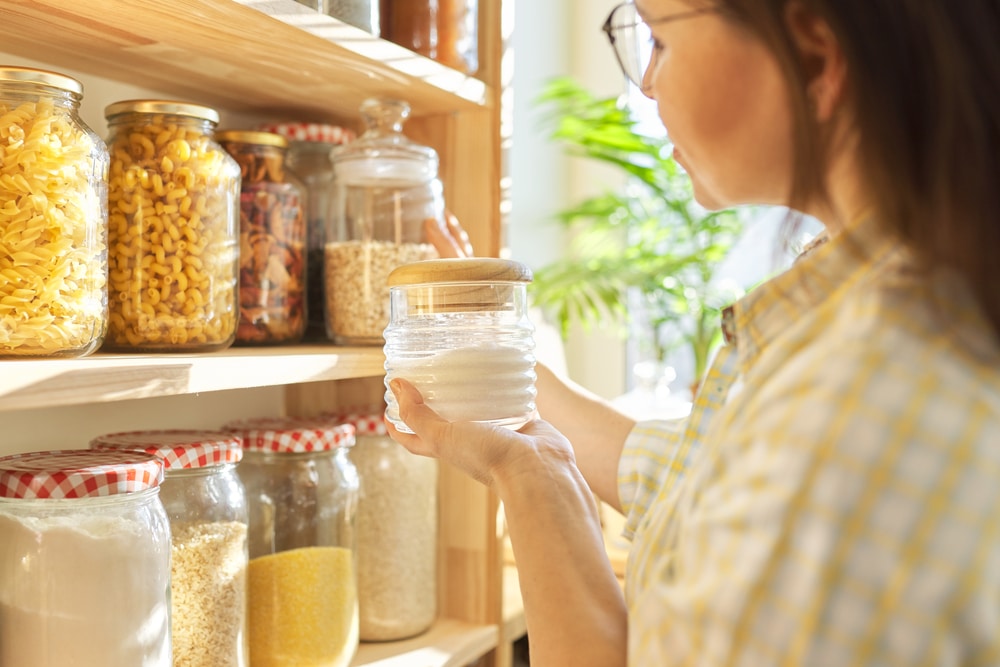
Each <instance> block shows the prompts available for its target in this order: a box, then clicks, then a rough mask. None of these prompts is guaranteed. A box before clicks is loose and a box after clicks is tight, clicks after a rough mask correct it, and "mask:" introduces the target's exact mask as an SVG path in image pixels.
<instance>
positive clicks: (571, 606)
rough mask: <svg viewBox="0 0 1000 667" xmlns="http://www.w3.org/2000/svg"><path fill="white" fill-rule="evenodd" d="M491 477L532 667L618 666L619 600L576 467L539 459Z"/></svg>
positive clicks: (622, 621)
mask: <svg viewBox="0 0 1000 667" xmlns="http://www.w3.org/2000/svg"><path fill="white" fill-rule="evenodd" d="M518 469H519V470H521V471H522V472H520V473H519V474H517V475H516V476H515V475H511V476H506V475H504V474H503V473H501V474H499V475H498V476H497V477H496V479H495V488H496V490H497V493H498V495H499V496H500V499H501V500H502V501H503V503H504V513H505V515H506V518H507V525H508V528H509V530H510V539H511V545H512V547H513V550H514V557H515V559H516V560H517V569H518V574H519V576H520V580H521V594H522V597H523V599H524V615H525V623H526V626H527V630H528V636H529V637H530V638H531V643H530V648H531V664H533V665H539V666H540V667H548V666H558V665H574V666H581V667H586V666H587V665H600V666H601V667H613V666H615V665H624V664H625V662H626V652H627V630H626V627H627V622H626V609H625V601H624V598H623V596H622V592H621V588H620V586H619V584H618V581H617V579H616V578H615V575H614V573H613V571H612V569H611V564H610V563H609V561H608V557H607V553H606V551H605V548H604V540H603V537H602V533H601V526H600V521H599V518H598V513H597V506H596V503H595V502H594V498H593V495H592V493H591V491H590V489H589V487H588V485H587V482H586V481H585V480H584V479H583V476H582V475H581V474H580V471H579V470H578V469H577V468H576V467H575V466H574V465H572V464H569V465H564V464H555V463H553V462H552V461H551V460H549V461H546V460H544V458H542V457H539V458H538V460H537V462H535V461H532V462H528V463H527V465H519V466H518Z"/></svg>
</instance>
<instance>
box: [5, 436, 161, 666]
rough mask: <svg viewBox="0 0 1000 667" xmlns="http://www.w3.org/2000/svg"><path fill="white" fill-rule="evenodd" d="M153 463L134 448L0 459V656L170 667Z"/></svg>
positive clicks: (34, 662)
mask: <svg viewBox="0 0 1000 667" xmlns="http://www.w3.org/2000/svg"><path fill="white" fill-rule="evenodd" d="M162 471H163V466H162V463H161V461H160V460H159V459H158V458H157V457H155V456H152V455H150V454H146V453H144V452H131V451H130V452H122V451H89V450H62V451H48V452H33V453H30V454H17V455H13V456H6V457H3V458H0V619H2V621H3V622H2V623H0V664H2V665H11V666H12V667H13V666H15V665H17V666H20V665H25V666H27V665H30V666H31V667H65V666H66V665H75V666H76V667H136V666H137V665H142V666H143V667H171V665H172V664H173V663H172V660H171V647H170V527H169V525H168V522H167V515H166V512H165V511H164V509H163V504H162V503H161V502H160V497H159V483H160V480H161V478H162Z"/></svg>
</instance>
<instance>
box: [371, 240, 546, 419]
mask: <svg viewBox="0 0 1000 667" xmlns="http://www.w3.org/2000/svg"><path fill="white" fill-rule="evenodd" d="M388 282H389V304H390V305H389V307H390V321H389V326H388V327H386V329H385V334H384V335H385V371H386V376H385V383H386V388H387V390H386V393H385V400H386V404H387V408H386V417H387V418H388V419H389V421H391V422H392V424H393V425H394V426H395V427H396V428H397V429H399V430H400V431H404V432H412V431H411V430H410V429H409V428H408V427H407V426H406V424H405V423H403V421H402V420H401V419H400V416H399V406H398V405H397V404H396V400H395V396H393V394H392V392H391V391H389V390H388V386H389V382H391V381H392V380H393V379H395V378H397V377H399V378H403V379H405V380H408V381H409V382H411V383H413V384H414V385H415V386H416V387H417V389H418V390H419V391H420V393H421V395H423V397H424V401H425V402H426V403H427V405H428V406H430V407H431V408H433V409H434V410H435V411H436V412H437V413H438V414H439V415H441V416H442V417H443V418H445V419H447V420H449V421H482V422H489V423H493V424H497V425H500V426H506V427H509V428H519V427H520V426H523V425H524V424H525V423H526V422H527V421H528V420H529V419H530V418H531V415H532V414H533V413H534V410H535V355H534V348H535V345H534V338H533V332H534V327H533V326H532V325H531V322H530V320H529V318H528V306H527V303H528V298H527V285H528V283H529V282H531V272H530V270H529V269H528V268H527V267H526V266H524V265H523V264H519V263H518V262H513V261H509V260H503V259H495V258H468V259H466V258H463V259H437V260H428V261H424V262H415V263H413V264H407V265H404V266H401V267H399V268H397V269H395V270H394V271H393V272H392V273H391V274H389V281H388Z"/></svg>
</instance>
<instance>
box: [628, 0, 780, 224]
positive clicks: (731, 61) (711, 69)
mask: <svg viewBox="0 0 1000 667" xmlns="http://www.w3.org/2000/svg"><path fill="white" fill-rule="evenodd" d="M636 6H637V8H638V9H639V11H640V13H641V14H642V16H643V17H644V18H645V19H646V21H647V22H648V23H649V25H650V29H651V31H652V35H653V59H652V61H651V63H650V66H649V68H648V69H647V71H646V75H645V78H644V80H643V83H644V92H645V93H646V95H648V96H649V97H651V98H653V99H654V100H656V104H657V108H658V109H659V115H660V119H661V120H662V121H663V124H664V125H665V126H666V128H667V133H668V135H669V137H670V139H671V141H672V142H673V144H674V147H675V148H674V151H675V153H674V156H675V158H676V159H677V161H678V162H679V163H680V164H681V165H682V166H683V167H684V168H685V170H687V172H688V174H689V175H690V176H691V180H692V182H693V184H694V191H695V196H696V197H697V199H698V201H699V202H700V203H701V204H702V205H704V206H706V207H708V208H726V207H730V206H734V205H737V204H780V205H783V204H787V203H788V197H789V191H790V187H791V182H792V178H791V177H792V162H793V158H792V112H791V107H790V103H789V96H788V91H787V87H786V83H785V80H784V78H783V76H782V73H781V71H780V69H779V66H778V63H777V61H776V60H775V58H774V57H773V56H772V55H771V53H770V51H768V50H767V48H766V47H765V46H764V44H763V42H761V41H760V40H759V39H758V38H756V37H754V36H753V35H751V34H750V33H748V32H747V31H745V30H743V29H741V28H740V27H738V26H736V25H734V24H733V23H731V22H730V21H728V20H727V19H725V18H724V17H722V16H721V15H719V14H717V13H714V12H709V13H705V14H699V15H697V16H694V17H690V18H684V19H681V20H678V21H667V22H664V23H657V19H660V18H664V17H669V16H670V15H672V14H677V13H683V12H687V11H690V10H691V8H692V5H691V3H690V2H684V1H683V0H636Z"/></svg>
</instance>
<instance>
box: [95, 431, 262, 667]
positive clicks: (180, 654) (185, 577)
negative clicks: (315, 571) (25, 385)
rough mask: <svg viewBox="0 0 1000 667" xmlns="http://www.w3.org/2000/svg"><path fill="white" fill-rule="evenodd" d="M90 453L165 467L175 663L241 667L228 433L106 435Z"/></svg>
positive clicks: (237, 532) (242, 604) (243, 607)
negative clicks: (152, 460) (114, 452)
mask: <svg viewBox="0 0 1000 667" xmlns="http://www.w3.org/2000/svg"><path fill="white" fill-rule="evenodd" d="M90 447H91V448H92V449H98V450H105V449H128V450H133V451H144V452H146V453H148V454H153V455H155V456H157V457H159V458H160V459H161V460H162V461H163V465H164V468H165V472H164V478H163V482H161V484H160V500H161V502H162V503H163V507H164V509H165V510H166V513H167V518H168V520H169V521H170V544H171V547H170V551H171V558H170V568H171V572H170V593H171V640H172V641H171V643H172V645H173V655H174V664H175V665H187V666H188V667H247V664H248V660H249V657H248V643H247V642H248V637H247V594H246V591H247V582H246V576H247V559H248V555H247V523H248V517H247V502H246V495H245V493H244V491H243V484H242V482H240V480H239V477H237V475H236V464H237V463H239V461H240V459H241V458H243V450H242V449H241V446H240V440H239V438H237V437H236V436H234V435H233V434H231V433H223V432H217V431H193V430H180V429H171V430H164V431H131V432H125V433H109V434H107V435H102V436H98V437H96V438H94V439H93V440H91V442H90Z"/></svg>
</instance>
